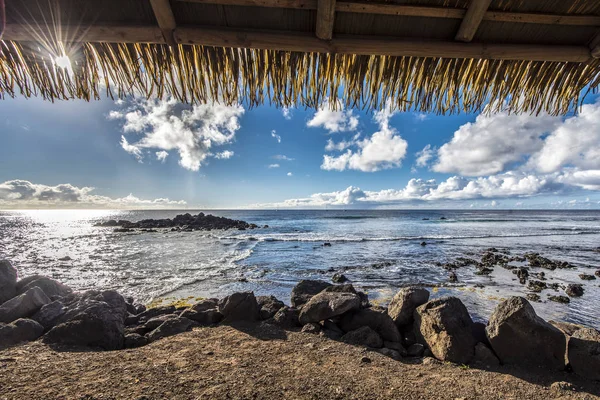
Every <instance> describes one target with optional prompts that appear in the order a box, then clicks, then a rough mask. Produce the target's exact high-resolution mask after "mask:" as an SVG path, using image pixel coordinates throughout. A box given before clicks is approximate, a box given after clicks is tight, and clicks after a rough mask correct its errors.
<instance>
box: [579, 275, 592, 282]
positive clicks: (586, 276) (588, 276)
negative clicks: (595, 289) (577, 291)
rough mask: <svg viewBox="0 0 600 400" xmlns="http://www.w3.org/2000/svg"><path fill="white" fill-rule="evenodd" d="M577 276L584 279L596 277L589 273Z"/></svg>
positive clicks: (588, 279) (590, 279)
mask: <svg viewBox="0 0 600 400" xmlns="http://www.w3.org/2000/svg"><path fill="white" fill-rule="evenodd" d="M579 278H580V279H582V280H584V281H593V280H594V279H596V277H595V276H594V275H590V274H579Z"/></svg>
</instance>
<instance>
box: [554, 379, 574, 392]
mask: <svg viewBox="0 0 600 400" xmlns="http://www.w3.org/2000/svg"><path fill="white" fill-rule="evenodd" d="M550 389H552V390H558V391H563V390H564V391H568V392H572V391H574V390H575V387H574V386H573V384H572V383H569V382H565V381H560V382H553V383H552V385H550Z"/></svg>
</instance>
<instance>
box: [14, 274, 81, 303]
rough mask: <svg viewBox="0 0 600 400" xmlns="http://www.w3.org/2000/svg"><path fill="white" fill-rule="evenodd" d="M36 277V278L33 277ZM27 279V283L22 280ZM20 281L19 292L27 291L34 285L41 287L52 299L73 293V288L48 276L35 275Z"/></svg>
mask: <svg viewBox="0 0 600 400" xmlns="http://www.w3.org/2000/svg"><path fill="white" fill-rule="evenodd" d="M31 278H34V279H31ZM24 280H27V281H26V283H25V284H22V281H24ZM22 281H19V282H18V293H19V294H21V293H25V292H26V291H28V290H29V289H31V288H32V287H39V288H40V289H42V291H43V292H44V293H46V296H48V297H49V298H51V299H56V298H59V297H64V296H66V295H68V294H70V293H73V289H71V288H70V287H68V286H66V285H63V284H62V283H60V282H58V281H55V280H54V279H52V278H48V277H47V276H41V275H34V276H32V277H29V278H26V279H23V280H22Z"/></svg>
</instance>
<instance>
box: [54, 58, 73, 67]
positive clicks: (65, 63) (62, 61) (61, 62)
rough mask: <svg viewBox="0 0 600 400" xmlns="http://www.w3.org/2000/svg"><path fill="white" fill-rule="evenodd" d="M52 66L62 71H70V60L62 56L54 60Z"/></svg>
mask: <svg viewBox="0 0 600 400" xmlns="http://www.w3.org/2000/svg"><path fill="white" fill-rule="evenodd" d="M54 64H56V66H57V67H60V68H63V69H71V59H70V58H69V56H67V55H62V56H58V57H56V58H54Z"/></svg>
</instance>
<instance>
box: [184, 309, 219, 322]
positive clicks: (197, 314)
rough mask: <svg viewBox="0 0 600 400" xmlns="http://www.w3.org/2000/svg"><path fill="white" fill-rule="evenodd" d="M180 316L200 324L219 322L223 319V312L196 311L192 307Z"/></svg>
mask: <svg viewBox="0 0 600 400" xmlns="http://www.w3.org/2000/svg"><path fill="white" fill-rule="evenodd" d="M180 317H183V318H187V319H191V320H192V321H196V322H198V323H199V324H200V325H212V324H218V323H219V322H221V321H222V320H223V314H221V313H220V312H219V311H218V310H216V309H215V310H205V311H194V310H193V309H192V308H188V309H186V310H184V311H183V312H182V313H181V314H180Z"/></svg>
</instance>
